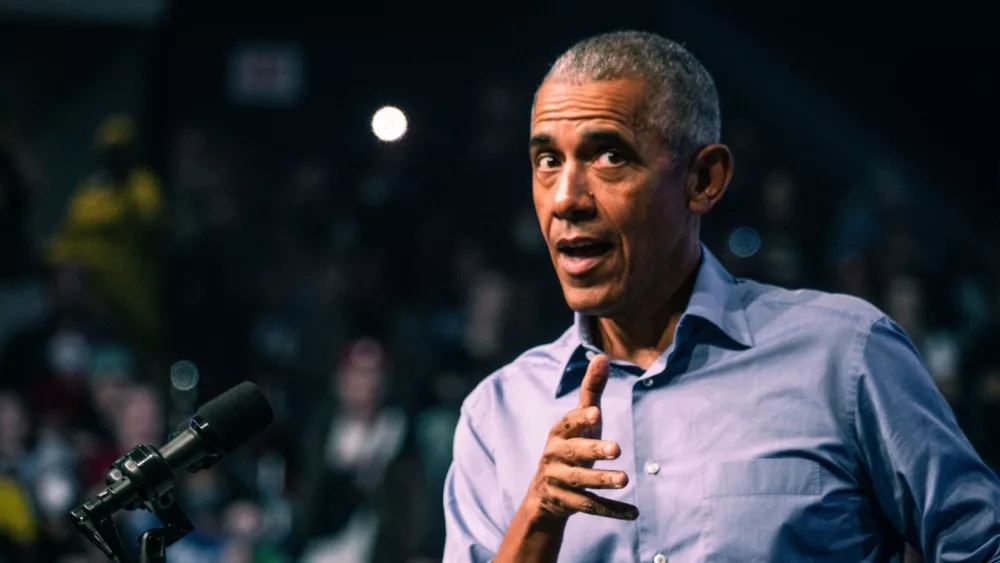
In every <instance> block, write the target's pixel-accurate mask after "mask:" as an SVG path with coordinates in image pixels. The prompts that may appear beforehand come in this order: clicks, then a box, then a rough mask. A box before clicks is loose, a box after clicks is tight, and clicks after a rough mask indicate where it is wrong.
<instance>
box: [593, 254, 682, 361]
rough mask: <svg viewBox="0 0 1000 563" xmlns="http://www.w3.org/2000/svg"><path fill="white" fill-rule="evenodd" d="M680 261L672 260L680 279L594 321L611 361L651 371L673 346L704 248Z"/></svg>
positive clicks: (668, 279) (667, 281)
mask: <svg viewBox="0 0 1000 563" xmlns="http://www.w3.org/2000/svg"><path fill="white" fill-rule="evenodd" d="M678 258H679V259H676V260H671V263H672V264H675V265H677V268H676V269H675V270H673V271H674V272H675V274H676V275H674V276H668V277H665V279H664V282H663V283H662V284H660V285H658V286H656V287H654V288H650V292H649V293H648V294H649V296H650V298H649V299H644V300H639V301H638V302H637V303H636V304H635V305H634V306H632V307H628V308H627V309H623V310H622V311H618V312H615V313H614V314H612V315H609V316H606V317H597V318H596V319H595V320H594V328H595V329H596V330H595V331H594V336H595V338H596V339H597V342H596V344H597V345H598V347H599V348H601V350H603V351H604V353H605V354H607V355H608V357H610V358H613V359H618V360H626V361H628V362H631V363H633V364H635V365H637V366H639V367H641V368H642V369H649V366H651V365H652V364H653V362H654V361H656V358H658V357H659V356H660V355H661V354H663V352H664V350H666V349H667V348H668V347H670V345H671V344H672V343H673V341H674V333H675V331H676V329H677V323H678V321H680V318H681V315H683V314H684V310H685V309H686V308H687V305H688V301H689V300H690V299H691V293H692V291H693V290H694V283H695V279H696V278H697V275H698V265H699V263H700V261H701V247H700V246H696V248H695V250H694V251H693V252H691V251H685V252H684V255H683V256H680V257H678Z"/></svg>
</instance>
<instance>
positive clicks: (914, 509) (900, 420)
mask: <svg viewBox="0 0 1000 563" xmlns="http://www.w3.org/2000/svg"><path fill="white" fill-rule="evenodd" d="M858 363H859V364H860V365H859V366H858V367H859V369H858V371H857V373H858V377H857V379H855V380H854V381H853V382H852V383H853V384H854V385H855V386H856V388H855V389H854V393H855V399H856V401H854V405H855V412H854V417H853V420H854V424H855V432H856V436H855V438H856V440H857V445H858V448H859V455H860V458H861V464H862V466H863V467H864V469H865V471H866V473H867V477H868V478H869V479H870V481H871V483H870V484H871V487H872V489H873V493H874V497H875V499H874V500H875V502H876V503H877V504H878V506H879V507H880V508H881V510H882V512H883V514H884V515H885V516H886V517H887V518H888V520H889V522H890V523H891V525H892V527H893V528H894V529H895V530H896V531H897V532H899V533H900V534H901V535H902V536H903V537H904V538H905V539H906V540H907V542H909V543H910V544H911V545H913V546H915V547H917V549H918V550H919V551H920V552H921V554H922V555H923V557H924V559H925V560H926V561H928V562H939V563H946V562H959V561H961V562H966V563H969V562H979V561H990V562H998V561H1000V481H998V480H997V477H996V475H995V474H994V473H993V472H992V471H991V470H990V469H989V468H988V467H987V466H986V464H985V463H983V461H982V459H981V458H980V457H979V455H978V454H977V453H976V451H975V449H974V448H973V447H972V444H971V443H970V442H969V440H968V439H967V438H966V436H965V435H964V434H963V433H962V430H961V429H960V428H959V426H958V423H957V422H956V419H955V416H954V414H953V413H952V411H951V408H950V407H949V406H948V404H947V402H946V401H945V400H944V398H943V397H942V396H941V394H940V392H939V391H938V390H937V388H936V387H935V385H934V382H933V381H932V379H931V377H930V375H929V374H928V373H927V370H926V368H925V367H924V366H923V365H922V363H921V360H920V356H919V354H918V353H917V351H916V349H915V348H914V346H913V344H912V343H911V342H910V340H909V338H908V337H907V336H906V334H905V333H904V332H903V330H902V329H901V328H900V327H899V326H898V325H896V324H895V323H894V322H892V321H891V320H889V319H888V318H886V317H883V318H881V319H880V320H878V321H877V322H875V323H874V324H873V325H872V326H871V328H870V331H868V333H867V334H865V335H864V342H863V346H862V351H861V354H860V359H859V361H858Z"/></svg>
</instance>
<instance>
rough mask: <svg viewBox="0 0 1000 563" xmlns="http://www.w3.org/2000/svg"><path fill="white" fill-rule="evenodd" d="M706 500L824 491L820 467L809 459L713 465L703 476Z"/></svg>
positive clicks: (756, 460) (763, 460)
mask: <svg viewBox="0 0 1000 563" xmlns="http://www.w3.org/2000/svg"><path fill="white" fill-rule="evenodd" d="M702 487H703V489H702V491H703V496H704V498H706V499H713V498H727V497H747V496H786V495H787V496H802V495H806V496H809V495H819V494H820V493H821V492H822V488H823V487H822V483H821V481H820V466H819V464H818V463H816V462H814V461H810V460H808V459H751V460H748V461H727V462H721V463H713V464H709V465H707V466H706V467H705V469H704V473H703V475H702Z"/></svg>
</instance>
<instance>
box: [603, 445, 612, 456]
mask: <svg viewBox="0 0 1000 563" xmlns="http://www.w3.org/2000/svg"><path fill="white" fill-rule="evenodd" d="M604 453H605V454H606V455H615V446H614V445H613V444H605V445H604Z"/></svg>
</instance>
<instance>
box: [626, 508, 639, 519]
mask: <svg viewBox="0 0 1000 563" xmlns="http://www.w3.org/2000/svg"><path fill="white" fill-rule="evenodd" d="M625 515H626V516H628V517H629V518H638V517H639V511H638V510H636V509H634V508H629V509H628V510H626V511H625Z"/></svg>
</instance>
